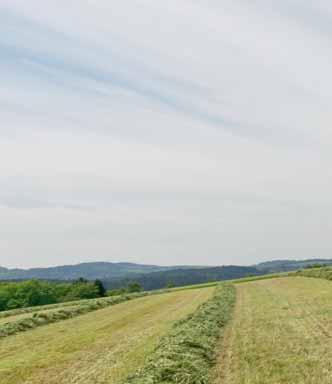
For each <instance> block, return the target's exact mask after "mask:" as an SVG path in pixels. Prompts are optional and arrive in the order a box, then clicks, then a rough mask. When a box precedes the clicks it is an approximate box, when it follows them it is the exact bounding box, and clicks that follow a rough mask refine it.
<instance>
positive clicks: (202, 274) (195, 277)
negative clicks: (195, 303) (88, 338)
mask: <svg viewBox="0 0 332 384" xmlns="http://www.w3.org/2000/svg"><path fill="white" fill-rule="evenodd" d="M262 274H264V272H263V271H260V270H258V269H257V268H254V267H240V266H234V265H229V266H222V267H206V268H194V269H190V268H188V269H171V270H168V271H159V272H152V273H149V274H144V275H136V276H130V277H128V278H125V279H119V280H110V281H107V280H105V281H104V283H105V285H106V286H107V288H108V289H116V288H122V287H125V286H127V285H128V284H129V283H130V282H131V281H135V282H138V283H139V284H140V285H141V286H142V287H143V288H144V290H147V291H149V290H153V289H159V288H164V287H166V286H167V284H169V283H171V284H172V285H173V286H175V287H177V286H183V285H191V284H201V283H207V282H212V281H220V280H231V279H238V278H241V277H247V276H257V275H262Z"/></svg>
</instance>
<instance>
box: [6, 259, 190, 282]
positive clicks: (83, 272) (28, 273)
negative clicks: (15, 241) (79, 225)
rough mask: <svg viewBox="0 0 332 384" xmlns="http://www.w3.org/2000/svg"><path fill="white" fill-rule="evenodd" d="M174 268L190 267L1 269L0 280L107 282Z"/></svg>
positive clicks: (114, 265) (91, 265) (105, 264)
mask: <svg viewBox="0 0 332 384" xmlns="http://www.w3.org/2000/svg"><path fill="white" fill-rule="evenodd" d="M174 268H180V269H181V268H189V267H182V266H179V267H171V266H170V267H162V266H157V265H145V264H133V263H109V262H97V263H81V264H77V265H63V266H58V267H49V268H31V269H17V268H16V269H7V268H1V267H0V280H28V279H42V280H76V279H78V278H80V277H83V278H85V279H88V280H95V279H104V280H107V279H120V278H124V277H126V276H128V275H135V274H143V273H150V272H157V271H167V270H169V269H174Z"/></svg>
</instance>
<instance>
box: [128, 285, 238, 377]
mask: <svg viewBox="0 0 332 384" xmlns="http://www.w3.org/2000/svg"><path fill="white" fill-rule="evenodd" d="M234 301H235V288H234V287H233V286H232V285H230V284H222V285H220V286H218V288H217V289H216V292H215V295H214V296H213V297H212V298H211V299H210V300H208V301H207V302H205V303H204V304H202V305H201V306H200V307H199V308H198V309H197V310H196V311H195V312H194V313H193V314H191V315H189V316H188V317H186V318H185V319H183V320H181V321H178V322H177V323H176V324H175V325H174V327H173V328H172V330H171V332H170V333H169V334H168V335H167V336H166V337H164V338H163V339H162V340H161V342H160V343H159V345H158V347H157V348H156V349H155V351H154V353H153V354H151V356H150V358H149V360H148V362H147V364H146V365H145V366H144V367H143V368H142V369H141V370H139V371H138V372H137V373H136V374H135V375H133V376H132V377H130V378H129V379H128V380H127V381H126V382H125V383H126V384H157V383H158V384H161V383H164V384H172V383H174V384H207V383H208V382H209V379H210V374H211V368H212V366H213V365H214V364H215V361H216V359H215V357H216V353H215V349H216V344H217V341H218V340H219V339H220V338H222V333H223V328H224V326H225V325H226V324H227V322H228V321H229V319H230V317H231V314H232V309H233V304H234Z"/></svg>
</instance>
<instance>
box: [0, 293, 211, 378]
mask: <svg viewBox="0 0 332 384" xmlns="http://www.w3.org/2000/svg"><path fill="white" fill-rule="evenodd" d="M214 290H215V288H214V287H210V288H204V289H196V290H183V291H177V292H172V293H165V294H160V295H153V296H149V297H143V298H138V299H135V300H133V301H129V302H125V303H121V304H118V305H116V306H114V307H110V308H105V309H101V310H98V311H96V312H91V313H88V314H85V315H81V316H79V317H77V318H74V319H69V320H65V321H62V322H59V323H55V324H50V325H46V326H44V327H40V328H36V329H33V330H30V331H27V332H24V333H20V334H17V335H12V336H10V337H7V338H4V339H2V340H0V383H1V384H23V383H29V384H45V383H47V384H55V383H56V384H62V383H63V384H68V383H83V384H84V383H108V384H117V383H121V381H123V380H124V379H125V378H126V377H127V376H128V375H130V374H132V373H134V372H135V371H136V370H137V369H138V368H139V367H141V366H142V365H143V364H144V362H145V360H146V358H147V356H149V354H150V352H151V351H152V350H153V349H154V347H155V346H156V344H157V343H158V340H159V339H160V338H161V337H162V336H164V335H165V334H166V333H167V331H168V330H169V329H170V328H171V326H172V325H173V323H174V322H175V321H176V320H179V319H181V318H184V317H185V316H187V315H188V314H190V313H192V312H193V311H194V310H195V309H196V308H197V307H198V306H199V305H200V304H202V303H203V302H205V301H206V300H208V299H209V298H210V297H211V296H212V295H213V292H214Z"/></svg>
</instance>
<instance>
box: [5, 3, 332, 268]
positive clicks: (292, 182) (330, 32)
mask: <svg viewBox="0 0 332 384" xmlns="http://www.w3.org/2000/svg"><path fill="white" fill-rule="evenodd" d="M331 63H332V3H331V1H329V0H316V1H314V2H313V1H309V0H278V1H275V0H274V1H272V0H237V1H228V0H204V1H203V0H183V1H181V2H179V1H178V0H167V1H160V0H157V1H156V0H121V1H117V2H113V1H108V0H94V1H93V0H66V1H64V0H58V1H56V2H45V1H42V0H29V1H26V0H1V2H0V265H1V266H6V267H24V268H26V267H34V266H48V265H59V264H72V263H79V262H87V261H130V262H137V263H149V264H162V265H170V264H172V265H173V264H197V265H223V264H253V263H256V262H259V261H264V260H271V259H286V258H291V259H302V258H311V257H322V258H329V257H332V252H331V251H332V242H331V230H332V221H331V217H332V200H331V199H332V151H331V145H332V126H331V123H332V108H331V100H332V70H331Z"/></svg>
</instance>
